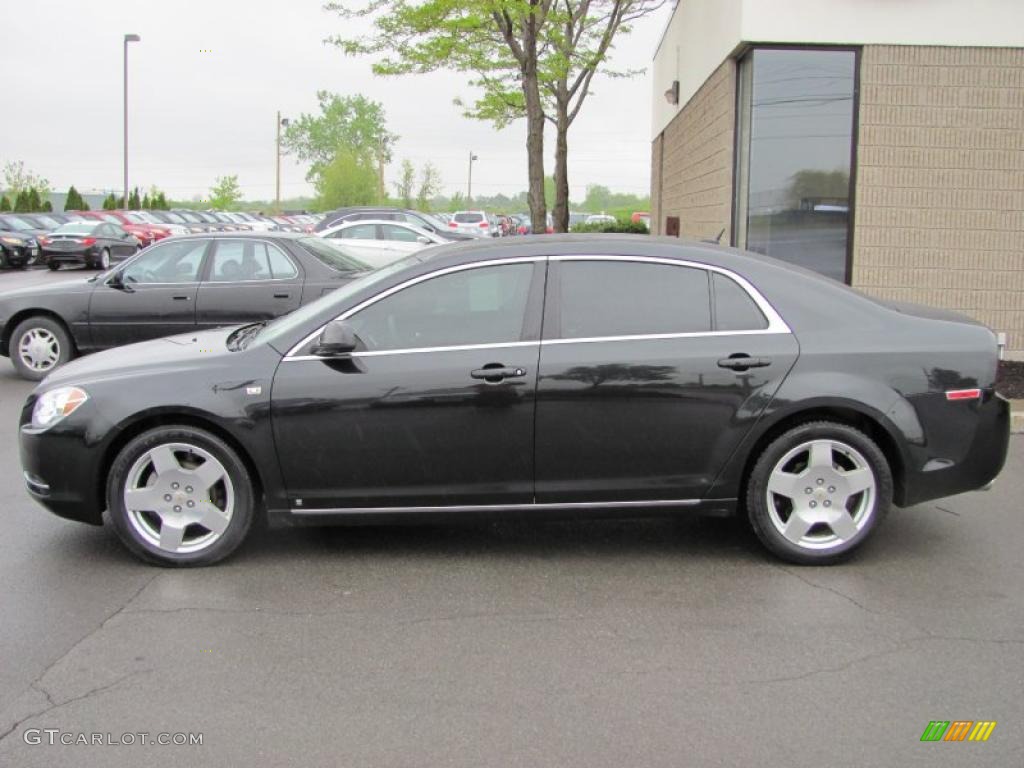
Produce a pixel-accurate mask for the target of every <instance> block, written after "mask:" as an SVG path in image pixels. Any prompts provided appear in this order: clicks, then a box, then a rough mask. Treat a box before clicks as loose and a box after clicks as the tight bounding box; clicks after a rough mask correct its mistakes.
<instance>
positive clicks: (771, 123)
mask: <svg viewBox="0 0 1024 768" xmlns="http://www.w3.org/2000/svg"><path fill="white" fill-rule="evenodd" d="M856 67H857V54H856V53H855V52H854V51H844V50H814V49H801V50H797V49H780V48H758V49H755V50H753V51H752V52H751V53H749V54H747V56H745V57H744V58H743V60H742V61H741V62H740V81H739V89H740V92H739V124H738V126H737V128H738V130H737V137H738V141H737V151H738V163H737V167H736V176H737V178H736V208H735V210H736V243H737V245H739V246H740V247H743V248H747V249H748V250H751V251H755V252H757V253H763V254H765V255H768V256H774V257H776V258H779V259H783V260H784V261H789V262H792V263H794V264H798V265H800V266H803V267H807V268H809V269H813V270H815V271H817V272H820V273H822V274H824V275H827V276H829V277H833V278H835V279H837V280H846V279H847V243H848V238H849V236H850V199H851V195H852V188H851V185H850V162H851V154H852V147H853V129H854V114H855V112H854V110H855V107H856V104H855V100H856V94H855V89H856V85H855V83H856V77H855V75H856Z"/></svg>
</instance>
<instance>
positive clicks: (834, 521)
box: [828, 508, 857, 541]
mask: <svg viewBox="0 0 1024 768" xmlns="http://www.w3.org/2000/svg"><path fill="white" fill-rule="evenodd" d="M828 527H829V528H831V529H832V533H834V534H835V535H836V536H838V537H839V538H840V539H842V540H843V541H848V540H849V539H852V538H853V537H854V536H856V535H857V526H856V525H855V524H854V522H853V518H852V517H850V513H849V512H847V511H846V510H845V509H835V508H833V512H832V515H831V517H830V518H829V520H828Z"/></svg>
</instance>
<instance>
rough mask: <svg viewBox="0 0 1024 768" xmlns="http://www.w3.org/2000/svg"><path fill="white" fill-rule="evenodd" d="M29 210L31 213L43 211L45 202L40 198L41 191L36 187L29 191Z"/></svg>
mask: <svg viewBox="0 0 1024 768" xmlns="http://www.w3.org/2000/svg"><path fill="white" fill-rule="evenodd" d="M28 210H29V212H30V213H31V212H34V211H41V210H43V200H42V198H41V197H40V196H39V190H38V189H36V188H35V187H31V188H30V189H29V190H28Z"/></svg>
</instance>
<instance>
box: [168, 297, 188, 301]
mask: <svg viewBox="0 0 1024 768" xmlns="http://www.w3.org/2000/svg"><path fill="white" fill-rule="evenodd" d="M171 298H173V299H174V300H175V301H188V300H189V297H188V296H172V297H171Z"/></svg>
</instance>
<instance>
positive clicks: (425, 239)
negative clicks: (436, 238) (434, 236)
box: [416, 235, 430, 245]
mask: <svg viewBox="0 0 1024 768" xmlns="http://www.w3.org/2000/svg"><path fill="white" fill-rule="evenodd" d="M416 242H417V243H419V244H420V245H430V238H429V237H424V236H423V235H420V236H419V237H417V238H416Z"/></svg>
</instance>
